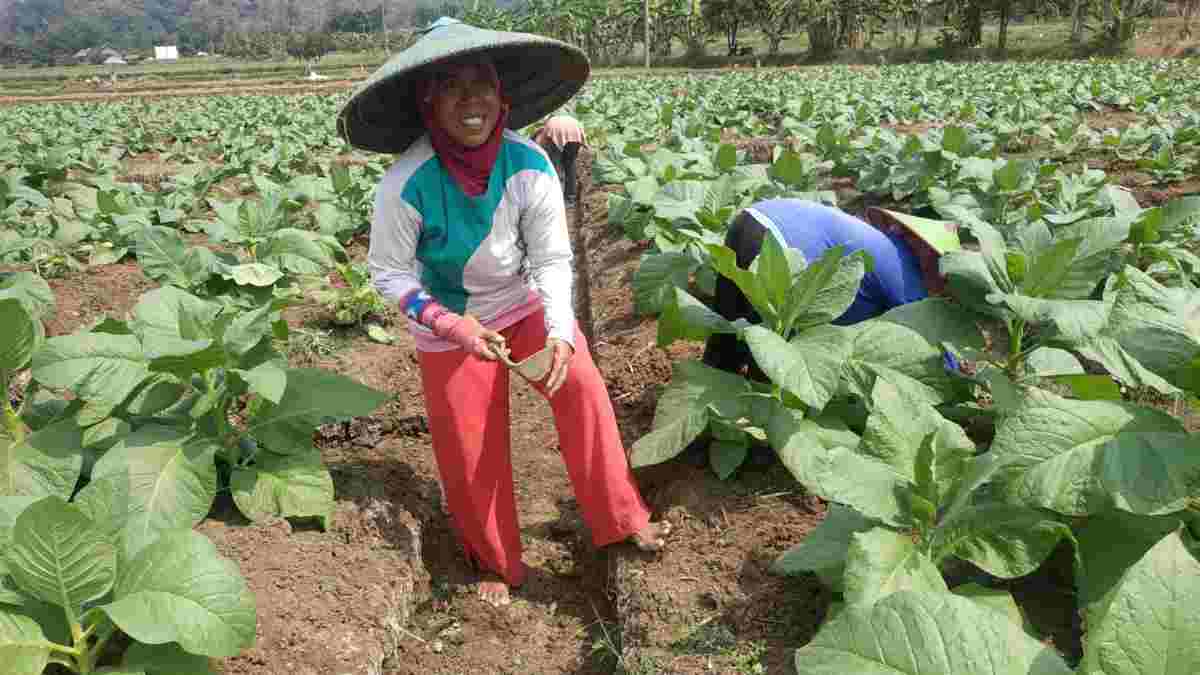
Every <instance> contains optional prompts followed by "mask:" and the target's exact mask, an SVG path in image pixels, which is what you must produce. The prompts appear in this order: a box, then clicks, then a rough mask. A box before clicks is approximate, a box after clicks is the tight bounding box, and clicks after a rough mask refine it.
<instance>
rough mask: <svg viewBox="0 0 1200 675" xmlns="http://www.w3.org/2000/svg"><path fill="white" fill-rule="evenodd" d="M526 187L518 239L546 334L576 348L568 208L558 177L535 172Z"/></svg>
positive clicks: (572, 257)
mask: <svg viewBox="0 0 1200 675" xmlns="http://www.w3.org/2000/svg"><path fill="white" fill-rule="evenodd" d="M535 175H536V178H534V180H532V181H530V183H529V184H528V187H527V192H526V199H527V200H528V201H527V205H526V208H525V209H524V210H523V213H522V214H521V223H520V227H521V237H522V239H523V240H524V241H525V255H526V260H527V262H528V265H529V275H530V277H531V278H532V281H533V286H534V288H535V290H536V291H537V292H538V294H539V295H540V296H541V298H542V305H543V306H544V307H545V310H546V333H547V336H548V337H552V338H558V339H560V340H562V341H564V342H566V343H567V344H569V345H571V346H574V345H575V298H574V282H575V279H574V273H573V269H572V262H573V260H574V255H573V253H572V251H571V237H570V235H569V233H568V231H567V209H566V206H565V205H564V204H563V196H562V188H561V186H560V185H559V182H558V179H557V177H555V176H554V175H553V174H549V173H545V172H540V171H539V172H536V174H535Z"/></svg>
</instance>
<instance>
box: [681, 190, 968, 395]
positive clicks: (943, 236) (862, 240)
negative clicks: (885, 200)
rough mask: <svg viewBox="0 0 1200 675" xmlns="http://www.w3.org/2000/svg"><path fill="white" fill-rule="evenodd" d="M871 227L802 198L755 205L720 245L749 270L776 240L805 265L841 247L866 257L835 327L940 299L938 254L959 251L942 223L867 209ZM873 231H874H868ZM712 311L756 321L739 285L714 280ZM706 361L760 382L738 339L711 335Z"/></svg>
mask: <svg viewBox="0 0 1200 675" xmlns="http://www.w3.org/2000/svg"><path fill="white" fill-rule="evenodd" d="M867 219H868V220H869V221H870V224H868V223H867V222H864V221H862V220H859V219H858V218H855V217H854V216H852V215H850V214H848V213H846V212H844V211H841V210H839V209H836V208H833V207H830V206H825V205H823V204H818V203H816V202H811V201H806V200H801V199H771V200H766V201H762V202H758V203H756V204H753V205H751V206H749V207H747V208H746V209H743V210H742V212H741V213H739V214H738V215H737V217H736V218H734V220H733V223H732V224H731V225H730V227H729V230H728V232H727V233H726V236H725V245H726V246H728V247H729V248H731V249H733V250H734V252H735V253H736V254H737V264H738V267H741V268H743V269H745V268H748V267H749V266H750V263H751V262H753V261H754V259H755V258H757V257H758V254H759V251H760V250H762V242H763V237H765V236H767V233H768V232H769V233H771V234H772V235H773V236H775V237H776V238H777V239H778V240H779V242H780V243H781V244H783V246H784V247H790V248H794V249H798V250H799V251H800V253H802V254H803V255H804V257H805V258H806V259H807V260H817V259H818V258H820V257H821V256H822V255H824V253H825V252H826V251H827V250H829V249H831V248H833V247H835V246H842V247H843V253H844V254H845V255H849V254H851V253H853V252H855V251H860V250H864V251H866V252H867V253H868V254H869V255H870V256H871V258H872V260H873V263H874V265H873V269H872V270H871V271H869V272H867V273H866V274H865V275H864V276H863V279H862V283H861V284H860V285H859V287H858V295H857V296H856V297H855V298H854V302H853V303H852V304H851V305H850V307H849V309H847V310H846V311H845V312H844V313H843V314H842V315H841V316H840V317H838V318H837V319H835V320H834V321H833V323H835V324H838V325H849V324H854V323H858V322H859V321H864V320H866V319H870V318H872V317H875V316H879V315H880V314H883V313H884V312H886V311H888V310H889V309H892V308H893V307H897V306H900V305H904V304H907V303H910V302H916V301H918V300H921V299H923V298H925V297H927V296H929V295H935V294H940V293H941V292H942V291H943V289H944V287H945V280H944V279H943V278H942V277H941V275H940V274H939V272H938V259H939V258H940V257H941V256H942V254H944V253H946V252H948V251H953V250H957V249H959V248H960V243H959V239H958V233H957V230H956V229H954V226H953V225H949V224H947V223H945V222H942V221H937V220H928V219H925V218H918V217H916V216H909V215H903V214H898V213H893V212H891V211H885V210H883V209H877V208H872V209H869V210H868V211H867ZM872 225H873V226H872ZM715 304H716V307H715V309H716V311H717V312H718V313H719V314H720V315H721V316H723V317H725V318H726V319H728V320H730V321H735V320H737V319H746V320H747V321H750V322H752V323H758V322H759V321H761V318H760V317H759V316H758V314H757V313H756V312H755V311H754V308H753V306H752V305H751V304H750V301H749V300H747V299H746V296H745V295H743V294H742V292H741V291H740V290H739V289H738V287H737V284H735V283H733V282H732V281H730V280H729V279H726V278H725V277H723V276H718V277H717V285H716V298H715ZM704 363H705V364H707V365H709V366H711V367H713V368H720V369H721V370H725V371H729V372H739V371H740V370H741V369H742V368H744V367H745V368H748V369H749V372H750V375H751V376H752V377H755V378H757V379H765V378H764V377H763V375H762V372H761V371H760V370H758V368H757V366H756V365H755V364H754V363H753V359H752V357H751V354H750V349H749V347H747V346H746V343H744V342H742V341H740V340H738V338H737V336H736V335H728V334H715V335H713V336H711V337H710V338H709V339H708V342H707V344H706V345H705V350H704Z"/></svg>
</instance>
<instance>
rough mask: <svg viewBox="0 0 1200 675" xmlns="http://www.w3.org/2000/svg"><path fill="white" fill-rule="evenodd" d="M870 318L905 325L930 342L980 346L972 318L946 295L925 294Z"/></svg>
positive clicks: (982, 341) (980, 341)
mask: <svg viewBox="0 0 1200 675" xmlns="http://www.w3.org/2000/svg"><path fill="white" fill-rule="evenodd" d="M874 320H875V321H880V322H886V323H892V324H896V325H898V326H902V327H904V328H907V329H909V330H911V331H912V332H914V333H916V334H917V335H919V336H921V337H922V338H923V339H924V340H925V342H927V343H929V344H931V345H940V344H942V343H945V342H949V343H951V344H953V345H955V346H956V347H959V348H971V349H983V347H984V340H983V334H982V333H980V332H979V326H978V325H977V324H976V322H975V318H974V317H972V316H971V315H970V314H969V313H966V312H963V309H962V306H961V305H959V304H957V303H955V302H953V301H951V300H949V299H948V298H925V299H924V300H918V301H917V302H910V303H907V304H904V305H899V306H897V307H893V308H892V309H889V310H888V311H886V312H884V313H883V314H881V315H879V316H878V317H876V318H875V319H874Z"/></svg>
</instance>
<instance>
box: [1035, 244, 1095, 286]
mask: <svg viewBox="0 0 1200 675" xmlns="http://www.w3.org/2000/svg"><path fill="white" fill-rule="evenodd" d="M1079 245H1080V240H1079V239H1063V240H1060V241H1057V242H1055V243H1054V245H1053V246H1051V247H1050V248H1048V249H1045V250H1043V251H1039V252H1038V255H1037V257H1036V258H1034V259H1033V264H1032V265H1031V266H1030V269H1029V272H1028V273H1027V274H1026V275H1025V278H1024V279H1023V280H1022V281H1021V283H1020V284H1019V285H1018V286H1017V288H1018V289H1019V290H1020V292H1021V293H1023V294H1024V295H1028V296H1030V297H1034V298H1046V297H1055V294H1056V293H1057V291H1058V290H1059V288H1060V287H1061V286H1062V283H1063V280H1064V279H1066V278H1067V273H1068V272H1069V271H1070V269H1071V261H1072V260H1074V259H1075V253H1076V251H1078V250H1079ZM1088 290H1089V291H1090V290H1091V289H1088Z"/></svg>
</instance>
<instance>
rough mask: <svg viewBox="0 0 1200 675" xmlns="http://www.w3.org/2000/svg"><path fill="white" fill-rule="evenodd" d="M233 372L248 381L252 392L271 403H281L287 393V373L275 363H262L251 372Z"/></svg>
mask: <svg viewBox="0 0 1200 675" xmlns="http://www.w3.org/2000/svg"><path fill="white" fill-rule="evenodd" d="M232 372H235V373H237V374H238V375H240V376H241V377H242V379H244V380H246V384H248V385H249V386H250V391H251V392H253V393H255V394H258V395H259V396H262V397H263V398H265V399H267V400H268V401H270V402H271V403H279V402H280V401H281V400H283V395H284V392H286V391H287V371H286V370H284V369H283V366H281V365H279V364H278V363H276V362H274V361H267V362H265V363H260V364H259V365H257V366H255V367H254V368H251V369H250V370H237V369H235V370H233V371H232Z"/></svg>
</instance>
